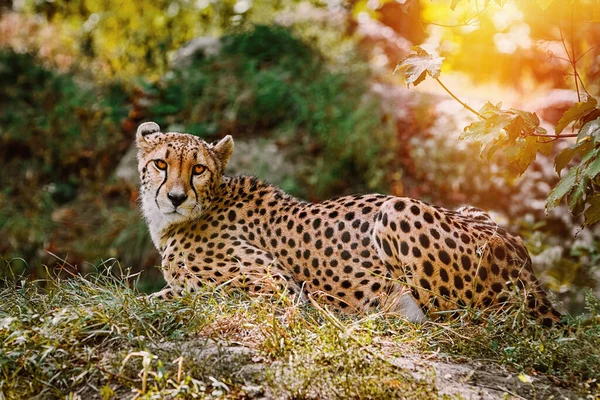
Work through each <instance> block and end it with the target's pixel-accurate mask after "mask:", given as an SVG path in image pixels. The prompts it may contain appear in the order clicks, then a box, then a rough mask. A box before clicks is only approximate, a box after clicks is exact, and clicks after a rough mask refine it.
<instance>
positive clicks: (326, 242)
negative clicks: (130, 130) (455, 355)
mask: <svg viewBox="0 0 600 400" xmlns="http://www.w3.org/2000/svg"><path fill="white" fill-rule="evenodd" d="M137 145H138V148H139V153H138V159H139V173H140V178H141V201H142V209H143V212H144V215H145V217H146V220H147V222H148V226H149V229H150V233H151V236H152V239H153V241H154V244H155V245H156V247H157V248H158V250H159V251H160V253H161V255H162V269H163V273H164V276H165V279H166V281H167V282H168V285H169V287H168V288H167V289H165V290H163V291H162V292H160V293H159V295H161V296H165V297H170V296H173V295H176V294H179V293H181V292H182V291H184V290H187V291H194V290H195V289H196V288H197V287H200V286H202V285H205V284H210V283H212V284H214V285H228V286H231V287H237V288H243V289H245V290H249V291H251V292H254V293H271V292H274V291H281V290H287V291H289V292H290V293H292V294H294V295H298V296H299V297H303V296H305V295H311V296H313V297H315V298H317V299H318V300H319V301H321V302H324V303H329V304H331V305H334V306H335V307H336V308H339V309H343V310H345V311H354V312H356V311H358V312H366V311H370V310H372V309H385V310H388V311H392V312H397V313H400V314H402V315H404V316H405V317H406V318H408V319H409V320H412V321H422V320H424V319H425V318H426V316H433V315H434V313H435V312H437V311H449V310H460V309H464V308H466V307H478V308H486V309H497V308H500V307H502V306H503V305H507V304H512V303H513V302H514V301H515V295H516V297H517V298H520V299H521V301H525V304H526V307H528V308H529V310H530V314H531V315H532V316H533V317H534V318H536V319H537V320H538V321H539V322H540V323H542V324H544V325H552V323H553V322H555V321H558V320H559V319H560V314H559V313H558V312H556V311H555V310H554V309H553V307H552V305H551V304H550V302H549V301H548V300H547V298H546V296H545V295H544V293H543V291H542V289H541V288H540V285H539V283H538V281H537V279H536V277H535V276H534V273H533V270H532V266H531V260H530V258H529V255H528V253H527V250H526V249H525V247H524V245H523V242H522V241H521V239H520V238H518V237H516V236H513V235H511V234H510V233H509V232H507V231H506V230H504V229H503V228H501V227H499V226H498V225H497V224H496V223H494V222H493V221H492V220H491V218H489V216H488V215H487V214H486V213H484V212H482V211H481V210H477V209H475V208H472V207H465V208H462V209H459V210H457V211H450V210H446V209H443V208H441V207H435V206H431V205H428V204H426V203H424V202H421V201H418V200H414V199H410V198H398V197H393V196H386V195H380V194H370V195H354V196H346V197H340V198H337V199H332V200H327V201H324V202H322V203H317V204H314V203H308V202H304V201H300V200H298V199H296V198H294V197H292V196H289V195H287V194H286V193H284V192H283V191H282V190H280V189H278V188H276V187H274V186H271V185H268V184H266V183H264V182H261V181H260V180H258V179H255V178H253V177H244V176H241V177H227V176H224V175H223V170H224V168H225V166H226V164H227V162H228V160H229V158H230V156H231V154H232V151H233V140H232V139H231V137H229V136H228V137H226V138H225V139H223V140H221V141H220V142H219V143H217V144H216V145H209V144H207V143H205V142H204V141H202V140H200V139H199V138H197V137H194V136H192V135H188V134H182V133H161V132H160V128H159V127H158V125H157V124H155V123H152V122H149V123H144V124H142V125H141V126H140V127H139V129H138V133H137Z"/></svg>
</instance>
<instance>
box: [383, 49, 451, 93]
mask: <svg viewBox="0 0 600 400" xmlns="http://www.w3.org/2000/svg"><path fill="white" fill-rule="evenodd" d="M413 50H414V51H415V52H416V54H410V55H409V56H407V57H405V58H404V59H402V60H401V61H400V62H399V63H398V65H397V66H396V69H395V70H394V72H396V71H400V70H405V71H404V79H405V80H406V85H407V86H408V85H410V84H411V83H412V84H413V85H414V86H416V85H418V84H419V83H421V82H422V81H423V80H424V79H425V77H426V75H427V74H429V75H431V76H432V77H433V78H438V77H439V76H440V72H441V70H442V60H443V59H444V57H434V56H433V55H431V54H429V53H427V52H426V51H425V50H423V49H422V48H420V47H419V46H415V47H413Z"/></svg>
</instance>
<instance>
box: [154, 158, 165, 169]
mask: <svg viewBox="0 0 600 400" xmlns="http://www.w3.org/2000/svg"><path fill="white" fill-rule="evenodd" d="M154 165H156V168H158V169H160V170H161V171H164V170H166V169H167V163H166V162H165V161H164V160H154Z"/></svg>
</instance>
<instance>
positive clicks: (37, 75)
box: [0, 50, 128, 261]
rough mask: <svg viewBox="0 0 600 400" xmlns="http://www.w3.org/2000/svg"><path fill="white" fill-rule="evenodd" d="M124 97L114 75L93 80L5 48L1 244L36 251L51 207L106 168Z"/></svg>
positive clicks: (2, 248)
mask: <svg viewBox="0 0 600 400" xmlns="http://www.w3.org/2000/svg"><path fill="white" fill-rule="evenodd" d="M127 101H128V95H127V93H126V91H125V89H124V88H123V87H122V86H121V85H119V84H117V83H113V84H111V85H109V86H102V87H94V86H90V85H89V84H86V83H83V81H82V80H75V79H74V77H73V76H72V75H70V74H63V73H57V72H55V71H53V70H51V69H47V68H45V67H44V66H42V65H40V63H39V62H38V60H37V59H36V58H35V57H34V56H31V55H29V54H19V53H16V52H14V51H10V50H2V51H0V110H1V111H0V126H2V128H1V135H0V158H1V159H2V160H3V166H2V170H1V171H0V181H1V182H2V191H1V192H0V232H2V234H0V252H2V253H3V254H6V255H7V254H15V253H13V251H15V250H18V251H17V252H16V254H19V255H20V256H25V255H31V254H38V253H39V252H40V248H44V247H45V246H48V244H49V241H50V239H51V237H52V230H53V228H54V226H55V223H54V221H52V219H51V213H52V212H53V211H55V210H56V208H57V207H58V206H59V205H62V204H65V203H68V202H70V201H72V200H73V199H74V198H75V197H76V196H77V195H78V193H79V191H80V190H81V189H82V187H83V186H84V185H85V184H86V182H87V184H88V185H89V183H90V182H91V181H101V180H104V179H106V178H107V177H108V176H109V174H110V173H111V171H112V169H113V168H114V165H115V163H116V162H117V161H118V159H119V157H120V155H121V154H122V152H123V150H124V146H123V145H124V144H125V143H126V140H125V137H124V135H123V133H122V131H121V121H122V119H123V118H124V117H125V116H126V115H127V112H128V106H127ZM31 261H33V260H31Z"/></svg>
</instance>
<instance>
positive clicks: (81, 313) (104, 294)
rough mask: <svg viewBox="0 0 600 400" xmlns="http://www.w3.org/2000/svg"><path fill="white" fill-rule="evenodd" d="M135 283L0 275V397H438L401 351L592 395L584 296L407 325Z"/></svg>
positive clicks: (598, 332) (592, 341) (597, 339)
mask: <svg viewBox="0 0 600 400" xmlns="http://www.w3.org/2000/svg"><path fill="white" fill-rule="evenodd" d="M135 282H136V277H132V276H127V275H126V274H124V275H123V276H121V277H116V276H114V275H112V274H108V273H104V274H95V275H90V276H87V277H82V276H76V277H72V278H70V279H66V280H58V279H55V280H52V281H45V282H43V287H44V289H41V285H40V284H39V282H27V281H26V280H23V279H20V278H18V277H12V278H9V279H6V280H5V281H3V283H2V290H1V291H0V344H1V346H0V398H7V399H18V398H19V399H20V398H28V397H32V396H40V395H41V396H40V397H41V398H59V397H60V398H65V396H74V397H76V396H81V398H104V399H110V398H171V397H181V398H220V397H226V398H253V397H260V396H267V397H274V398H382V399H384V398H437V397H441V396H442V395H441V394H440V393H443V392H444V390H441V389H443V388H440V387H438V386H439V384H438V383H436V382H439V381H438V380H437V378H438V377H436V376H435V369H434V368H429V367H427V365H425V367H423V368H421V369H420V370H419V374H418V376H416V375H415V374H414V373H413V372H414V371H411V370H410V369H408V368H407V367H406V366H405V365H403V364H402V363H399V362H397V360H398V359H399V358H400V357H406V355H407V354H412V355H418V357H421V358H422V359H423V360H425V361H426V360H427V359H441V358H444V357H450V358H453V359H455V360H456V359H458V360H461V361H463V362H464V361H468V362H474V361H480V362H483V363H485V364H487V365H492V366H493V365H496V366H499V368H503V369H506V370H509V371H511V372H513V373H514V374H515V375H516V374H518V373H522V375H521V376H523V377H543V376H547V377H549V378H550V379H551V380H552V381H553V382H555V383H556V384H557V385H558V386H568V387H570V388H571V389H572V390H573V391H576V392H578V393H580V394H582V395H586V394H590V395H591V394H592V393H596V394H598V393H599V391H598V386H597V385H598V382H597V381H595V380H594V379H595V378H597V377H598V376H600V323H599V322H598V311H599V309H600V306H599V304H598V300H597V299H593V298H592V297H591V296H590V298H589V301H588V303H589V307H590V313H592V314H593V316H592V318H589V319H587V320H585V321H584V320H583V319H580V320H572V321H569V323H568V327H567V328H566V329H563V328H561V329H541V328H539V327H538V326H536V325H535V324H532V323H529V322H527V321H524V320H521V319H516V317H515V315H513V314H502V315H496V316H495V317H493V318H495V319H494V320H487V321H482V322H480V323H479V324H467V325H464V324H462V325H461V323H460V322H459V321H454V322H446V323H434V322H428V323H425V324H422V325H413V324H410V323H408V322H406V321H403V320H402V319H400V318H395V317H393V316H389V315H369V316H355V317H349V316H341V315H339V314H336V313H333V312H330V311H329V310H327V309H326V308H323V307H321V306H319V305H318V304H314V305H298V304H295V303H294V302H293V301H292V300H291V299H289V298H288V297H286V296H279V297H276V298H266V297H248V296H247V295H245V294H243V293H226V292H223V291H220V290H217V291H214V290H208V289H207V290H206V291H205V292H201V293H195V294H194V295H193V296H186V297H183V298H181V299H179V300H176V301H171V302H163V301H158V300H154V299H150V298H148V297H146V296H143V295H140V294H139V293H137V292H136V290H135ZM511 318H512V319H511ZM524 380H525V381H527V379H525V378H524ZM524 384H526V385H528V386H532V387H533V388H534V389H535V383H533V384H532V383H528V382H524Z"/></svg>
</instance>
